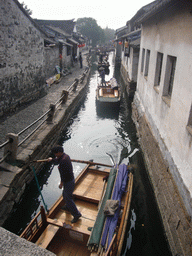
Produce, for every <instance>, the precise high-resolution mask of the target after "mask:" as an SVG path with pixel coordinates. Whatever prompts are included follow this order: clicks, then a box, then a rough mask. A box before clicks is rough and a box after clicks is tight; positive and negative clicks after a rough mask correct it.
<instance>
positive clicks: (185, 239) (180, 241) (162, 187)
mask: <svg viewBox="0 0 192 256" xmlns="http://www.w3.org/2000/svg"><path fill="white" fill-rule="evenodd" d="M132 118H133V121H134V123H135V125H136V129H137V136H138V138H139V143H140V146H141V148H142V152H143V155H144V159H145V163H146V169H147V170H148V174H149V178H150V181H151V183H152V186H153V190H154V193H155V197H156V200H157V204H158V207H159V210H160V214H161V218H162V221H163V225H164V229H165V234H166V236H167V239H168V242H169V245H170V249H171V252H172V255H183V256H184V255H185V256H189V255H192V244H191V241H192V224H191V217H190V216H189V214H188V213H187V211H186V208H185V206H184V204H183V200H182V198H181V196H180V193H179V190H178V187H177V185H176V183H175V181H174V178H173V176H172V174H171V171H170V169H171V168H173V167H172V166H170V162H168V161H167V160H166V159H165V158H164V155H163V154H162V151H161V148H160V146H159V143H158V141H157V140H156V139H155V136H154V133H153V131H152V129H151V126H150V124H149V122H148V120H147V116H146V115H145V110H144V108H143V106H142V104H141V102H140V99H139V97H138V94H137V92H136V94H135V97H134V101H133V104H132ZM167 150H168V149H167V148H166V145H165V144H164V151H167ZM175 168H176V167H175ZM177 171H178V170H177Z"/></svg>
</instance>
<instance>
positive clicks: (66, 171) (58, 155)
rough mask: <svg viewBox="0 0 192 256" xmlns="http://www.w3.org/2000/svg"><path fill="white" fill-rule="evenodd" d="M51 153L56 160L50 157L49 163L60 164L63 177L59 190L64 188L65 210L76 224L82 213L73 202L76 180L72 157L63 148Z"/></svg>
mask: <svg viewBox="0 0 192 256" xmlns="http://www.w3.org/2000/svg"><path fill="white" fill-rule="evenodd" d="M51 152H52V153H53V154H54V155H55V158H52V157H49V158H48V162H53V164H58V169H59V173H60V177H61V182H60V184H59V188H60V189H62V188H63V199H64V201H65V203H66V205H65V206H64V208H63V209H64V210H68V211H70V213H71V214H72V215H73V219H72V221H71V223H75V222H77V221H78V219H79V218H80V217H81V213H80V212H79V211H78V209H77V207H76V205H75V203H74V201H73V191H74V187H75V178H74V174H73V166H72V163H71V159H70V157H69V156H68V155H67V154H65V153H64V150H63V147H62V146H55V147H54V148H52V150H51Z"/></svg>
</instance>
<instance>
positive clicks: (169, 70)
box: [163, 55, 177, 98]
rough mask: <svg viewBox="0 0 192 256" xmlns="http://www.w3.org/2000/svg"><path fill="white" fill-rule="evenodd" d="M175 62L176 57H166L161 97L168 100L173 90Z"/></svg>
mask: <svg viewBox="0 0 192 256" xmlns="http://www.w3.org/2000/svg"><path fill="white" fill-rule="evenodd" d="M176 61H177V58H176V57H173V56H169V55H168V56H167V64H166V71H165V82H164V89H163V96H167V97H169V98H170V97H171V94H172V90H173V81H174V76H175V68H176Z"/></svg>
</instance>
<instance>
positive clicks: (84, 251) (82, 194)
mask: <svg viewBox="0 0 192 256" xmlns="http://www.w3.org/2000/svg"><path fill="white" fill-rule="evenodd" d="M109 172H110V169H105V172H101V171H99V170H94V169H93V170H91V171H90V169H89V172H87V173H86V174H85V176H84V178H83V179H82V180H81V179H79V181H78V182H77V185H76V187H75V190H74V193H73V194H74V198H75V204H76V206H77V208H78V210H79V211H80V212H81V214H82V217H81V218H80V219H79V220H78V222H77V223H74V224H71V220H72V218H73V216H72V215H71V214H70V213H69V212H68V211H65V210H62V209H59V211H58V212H57V213H56V215H54V216H52V217H51V219H48V222H49V223H50V222H52V223H50V224H49V227H48V231H47V233H51V234H48V235H47V238H46V239H45V232H44V233H43V234H44V236H43V237H40V238H39V239H38V241H37V244H38V245H40V246H42V247H45V246H46V248H47V249H48V250H50V251H52V252H53V253H55V254H56V255H66V256H67V255H74V256H75V255H82V256H86V255H90V251H89V250H88V248H87V246H86V245H87V242H88V239H89V236H90V234H91V229H92V227H93V226H94V223H95V220H96V217H97V214H98V208H99V202H100V200H101V198H102V193H103V188H104V184H105V183H104V181H103V178H104V177H105V176H106V174H107V173H109ZM63 224H64V228H63ZM53 226H54V227H55V226H57V227H58V230H54V227H53ZM59 227H62V228H60V229H59ZM51 235H52V236H54V238H53V239H52V240H51V241H50V242H49V244H48V245H47V244H46V245H45V246H44V244H41V242H40V240H41V239H42V241H48V237H49V236H51ZM74 240H75V243H74ZM76 253H77V254H76Z"/></svg>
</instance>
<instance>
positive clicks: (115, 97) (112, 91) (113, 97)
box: [96, 78, 121, 104]
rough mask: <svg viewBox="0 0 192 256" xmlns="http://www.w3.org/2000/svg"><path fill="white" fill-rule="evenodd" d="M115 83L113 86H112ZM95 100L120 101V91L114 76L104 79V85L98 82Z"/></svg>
mask: <svg viewBox="0 0 192 256" xmlns="http://www.w3.org/2000/svg"><path fill="white" fill-rule="evenodd" d="M113 83H115V86H113ZM96 100H97V102H100V103H118V104H119V103H120V100H121V91H120V87H119V86H118V85H117V82H116V80H115V78H112V79H110V80H109V81H106V86H105V85H102V84H99V85H98V87H97V89H96Z"/></svg>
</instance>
